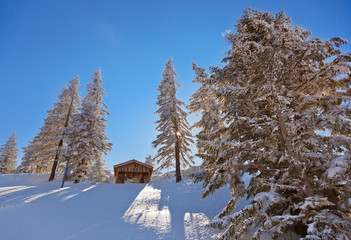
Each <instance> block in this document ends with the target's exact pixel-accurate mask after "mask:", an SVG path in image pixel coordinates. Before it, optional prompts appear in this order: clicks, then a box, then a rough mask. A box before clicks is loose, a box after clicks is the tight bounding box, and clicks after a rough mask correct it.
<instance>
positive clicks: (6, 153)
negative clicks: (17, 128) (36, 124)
mask: <svg viewBox="0 0 351 240" xmlns="http://www.w3.org/2000/svg"><path fill="white" fill-rule="evenodd" d="M16 144H17V142H16V132H14V133H13V134H12V135H11V136H10V137H9V140H7V142H6V143H5V144H4V145H2V146H1V148H0V174H11V173H13V172H14V171H15V169H16V158H17V152H18V149H17V148H16Z"/></svg>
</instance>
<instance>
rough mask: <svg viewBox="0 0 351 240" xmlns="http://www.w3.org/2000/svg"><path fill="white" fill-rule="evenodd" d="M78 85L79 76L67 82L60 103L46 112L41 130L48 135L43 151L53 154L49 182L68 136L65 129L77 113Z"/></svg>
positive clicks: (78, 102) (53, 175)
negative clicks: (46, 115)
mask: <svg viewBox="0 0 351 240" xmlns="http://www.w3.org/2000/svg"><path fill="white" fill-rule="evenodd" d="M79 85H80V83H79V76H77V77H76V78H73V79H72V80H71V81H70V82H69V85H66V87H67V88H64V89H63V90H62V93H61V94H60V95H59V96H58V99H59V100H60V101H59V102H57V103H55V104H54V108H53V109H52V110H49V111H48V117H47V119H46V121H45V123H44V126H43V128H42V131H43V132H47V133H50V134H49V138H48V141H47V143H48V144H47V147H46V146H45V145H44V149H45V151H46V152H47V154H52V153H53V152H55V157H54V159H53V164H52V168H51V174H50V177H49V181H52V180H54V178H55V172H56V168H57V164H58V161H59V158H60V151H61V148H62V146H63V141H64V139H65V137H67V134H68V132H67V129H68V127H70V119H71V117H72V116H73V115H74V114H76V113H77V112H78V108H79V107H80V99H81V97H80V96H79V92H78V87H79ZM54 148H56V151H53V149H54Z"/></svg>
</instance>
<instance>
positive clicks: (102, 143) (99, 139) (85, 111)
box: [67, 68, 112, 183]
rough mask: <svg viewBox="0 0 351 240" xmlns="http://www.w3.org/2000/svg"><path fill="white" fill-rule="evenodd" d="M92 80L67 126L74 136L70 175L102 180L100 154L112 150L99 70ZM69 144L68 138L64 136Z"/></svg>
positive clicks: (103, 174)
mask: <svg viewBox="0 0 351 240" xmlns="http://www.w3.org/2000/svg"><path fill="white" fill-rule="evenodd" d="M92 80H93V81H92V83H89V84H88V85H87V95H86V97H85V98H84V99H83V103H82V107H81V108H80V113H78V114H76V115H74V116H73V118H72V121H71V123H72V127H71V128H70V129H71V130H70V132H71V135H70V136H71V138H72V136H73V135H75V139H74V145H73V156H72V157H71V169H72V174H71V178H72V179H73V180H74V181H75V182H76V183H78V182H80V181H81V180H83V179H91V180H94V179H95V180H99V181H104V179H106V178H107V175H106V173H105V171H104V170H105V169H104V163H105V160H104V158H103V155H105V154H106V153H107V152H108V151H111V149H112V143H109V142H107V141H108V137H107V136H106V133H105V130H106V122H107V120H106V119H105V116H106V115H108V114H109V113H108V112H107V110H106V109H107V106H106V104H105V103H103V102H102V98H103V96H106V94H105V90H104V89H103V87H102V84H103V82H102V81H101V69H100V68H99V69H98V70H97V71H96V72H95V73H94V75H93V77H92ZM67 141H68V143H69V142H71V139H70V138H69V139H67Z"/></svg>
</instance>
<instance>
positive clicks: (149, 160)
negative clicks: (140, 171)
mask: <svg viewBox="0 0 351 240" xmlns="http://www.w3.org/2000/svg"><path fill="white" fill-rule="evenodd" d="M145 163H146V164H148V165H150V166H155V160H154V157H153V156H151V155H149V156H147V157H146V158H145Z"/></svg>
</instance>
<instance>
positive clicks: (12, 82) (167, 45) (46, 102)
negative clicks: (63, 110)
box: [0, 0, 351, 169]
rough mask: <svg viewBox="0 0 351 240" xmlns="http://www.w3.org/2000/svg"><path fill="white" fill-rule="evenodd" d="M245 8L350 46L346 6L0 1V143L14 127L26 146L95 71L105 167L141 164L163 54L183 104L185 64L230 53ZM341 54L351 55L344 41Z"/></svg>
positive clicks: (349, 6)
mask: <svg viewBox="0 0 351 240" xmlns="http://www.w3.org/2000/svg"><path fill="white" fill-rule="evenodd" d="M250 6H251V7H252V8H257V9H258V10H261V11H269V12H273V13H277V12H278V11H281V10H285V11H286V14H287V15H288V16H289V17H291V18H292V21H293V25H299V26H301V27H303V28H306V29H308V30H310V31H311V32H312V35H313V36H316V37H320V38H322V39H329V38H331V37H334V36H340V37H345V38H347V39H348V40H350V41H351V1H349V0H344V1H341V0H330V1H322V0H321V1H314V0H304V1H300V0H295V1H281V0H277V1H262V0H258V1H244V0H235V1H234V0H232V1H224V0H213V1H207V0H192V1H189V0H183V1H170V0H160V1H153V0H150V1H149V0H148V1H145V0H135V1H130V0H129V1H128V0H125V1H120V0H116V1H112V0H111V1H87V0H81V1H72V0H71V1H66V0H61V1H47V0H43V1H36V0H28V1H16V0H7V1H4V0H0V70H1V71H0V72H1V75H0V76H1V77H0V78H1V80H0V81H1V85H0V86H1V87H0V110H1V117H0V145H2V144H3V143H4V142H5V141H6V140H7V139H8V137H9V136H10V135H11V134H12V132H13V131H16V132H17V138H18V147H19V148H21V147H23V146H26V145H27V144H28V141H29V140H31V139H32V138H33V137H34V136H35V135H36V134H37V133H38V131H39V128H40V127H41V126H42V124H43V119H44V118H45V117H46V111H47V110H48V109H49V108H52V107H53V103H54V102H56V97H57V95H58V94H59V93H60V92H61V89H62V88H63V87H64V85H65V84H66V83H67V82H68V81H69V80H70V79H72V78H73V77H75V76H76V75H77V74H78V75H79V76H80V78H81V84H82V85H81V87H80V92H81V93H82V97H83V96H84V95H85V86H86V84H87V83H88V82H89V81H90V78H91V76H92V74H93V72H94V71H96V70H97V69H98V68H99V67H101V68H102V74H103V81H104V82H105V84H104V88H105V90H106V93H107V95H108V96H107V97H106V98H105V99H104V102H105V103H106V104H107V105H108V106H109V112H110V113H111V115H110V116H109V117H108V127H107V134H108V136H109V138H110V141H111V142H112V143H114V147H113V150H112V151H111V152H110V153H109V154H108V155H107V156H106V163H107V167H108V168H110V169H112V166H113V165H114V164H117V163H120V162H123V161H126V160H130V159H133V158H135V159H137V160H141V161H144V159H145V157H146V156H147V155H149V154H155V152H156V151H155V150H153V149H152V147H151V142H152V141H153V140H154V139H155V137H156V134H157V132H155V127H156V125H155V123H154V121H155V120H157V118H158V116H157V115H155V114H154V112H155V111H156V109H157V106H156V105H155V102H156V96H157V94H158V92H157V90H156V89H157V87H158V84H159V82H160V81H161V74H162V71H163V68H164V65H165V64H166V62H167V60H168V58H169V57H170V56H171V57H173V58H174V64H175V70H176V72H177V74H178V75H179V77H178V78H177V80H178V82H180V83H181V84H182V85H183V88H181V89H180V90H179V91H178V98H179V99H180V100H182V101H184V102H186V103H188V102H189V101H188V99H189V97H190V96H191V94H192V93H193V92H194V91H195V90H196V88H197V87H198V86H197V85H194V84H193V83H192V79H193V77H194V73H193V71H192V69H191V61H196V62H197V63H198V64H199V65H200V66H202V67H210V66H217V65H219V64H220V61H221V59H222V58H223V57H224V52H225V51H226V49H228V46H227V43H226V41H225V40H224V39H223V38H222V36H221V34H222V33H223V32H225V30H227V29H234V25H235V24H236V21H237V20H238V19H239V18H240V17H241V15H242V10H243V9H244V8H247V7H250ZM342 49H343V50H344V51H345V52H347V51H351V47H350V46H349V45H348V46H345V47H343V48H342ZM193 120H194V117H190V121H191V122H193ZM21 157H22V153H19V159H18V161H20V158H21ZM197 163H199V162H197Z"/></svg>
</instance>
